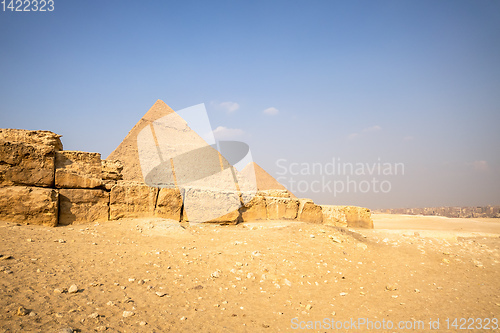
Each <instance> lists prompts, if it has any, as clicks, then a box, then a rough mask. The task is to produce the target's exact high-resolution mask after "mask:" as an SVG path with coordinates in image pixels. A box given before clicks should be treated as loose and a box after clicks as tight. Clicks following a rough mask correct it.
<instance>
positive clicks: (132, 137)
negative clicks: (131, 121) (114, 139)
mask: <svg viewBox="0 0 500 333" xmlns="http://www.w3.org/2000/svg"><path fill="white" fill-rule="evenodd" d="M171 113H174V110H172V109H171V108H170V107H169V106H168V105H167V104H165V102H163V101H162V100H157V101H156V103H155V104H154V105H153V106H152V107H151V108H150V109H149V111H148V112H146V114H145V115H144V116H143V117H142V118H141V120H139V121H138V122H137V124H135V126H134V127H133V128H132V129H131V130H130V132H128V134H127V136H126V137H125V139H123V141H122V143H120V145H119V146H118V147H116V149H115V150H113V152H112V153H111V154H109V156H108V157H107V158H106V159H107V160H119V161H120V162H122V164H123V171H122V174H123V180H130V181H138V182H143V181H144V178H143V176H142V171H141V166H140V164H139V154H138V151H137V135H138V134H139V133H140V132H141V131H142V130H143V129H144V128H145V127H146V126H149V125H150V124H152V123H153V121H155V120H156V119H159V118H161V117H164V116H166V115H168V114H171Z"/></svg>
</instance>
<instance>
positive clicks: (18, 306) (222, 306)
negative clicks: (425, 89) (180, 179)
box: [0, 214, 500, 332]
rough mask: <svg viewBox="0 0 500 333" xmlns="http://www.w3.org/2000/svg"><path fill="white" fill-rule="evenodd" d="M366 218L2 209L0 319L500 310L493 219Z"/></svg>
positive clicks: (166, 319) (174, 321)
mask: <svg viewBox="0 0 500 333" xmlns="http://www.w3.org/2000/svg"><path fill="white" fill-rule="evenodd" d="M373 220H374V224H375V229H373V230H368V229H347V228H340V227H332V226H326V225H319V224H306V223H301V222H290V221H262V222H250V223H242V224H238V225H229V226H219V225H213V224H189V223H178V222H176V221H172V220H167V219H158V218H144V219H124V220H119V221H109V222H105V223H93V224H88V225H73V226H71V225H70V226H62V227H56V228H51V227H46V226H31V225H18V224H15V223H8V222H0V237H1V239H2V242H1V243H0V254H1V255H2V257H1V258H0V295H1V296H0V331H1V332H59V331H61V330H63V329H66V331H67V332H70V330H69V329H72V330H74V331H76V332H94V331H106V332H281V331H297V330H296V329H293V328H294V326H293V325H294V323H295V325H299V324H301V325H302V327H305V326H304V325H306V323H307V322H308V321H323V320H324V318H327V319H328V320H330V322H331V321H332V320H334V321H346V320H347V321H349V320H351V319H353V320H355V321H356V320H358V318H366V319H367V320H371V321H374V322H375V321H380V322H381V321H382V320H384V321H385V322H387V321H389V320H390V321H391V322H392V323H394V324H395V325H397V323H398V322H399V321H404V322H405V323H408V322H410V323H414V322H416V321H420V320H421V321H423V323H424V325H425V326H424V327H423V329H416V330H413V329H408V330H399V329H396V328H394V329H391V330H389V329H385V330H384V329H379V330H376V331H379V332H385V331H390V332H396V331H412V332H423V331H425V332H428V331H430V330H431V329H430V327H429V320H433V321H435V320H437V319H439V320H440V327H439V329H434V330H432V331H440V332H446V331H449V332H453V331H457V330H456V329H454V328H453V327H450V328H447V327H446V322H445V320H446V319H447V318H449V319H454V318H461V317H463V318H494V317H497V318H498V315H499V313H500V296H499V294H498V290H500V279H499V278H498V275H499V272H500V252H499V251H500V229H499V227H500V221H497V220H488V221H477V220H470V219H447V218H439V217H422V216H404V215H383V214H380V215H377V214H375V215H373ZM72 286H73V287H72ZM75 286H76V288H75ZM294 318H296V319H294ZM450 323H451V321H450ZM483 324H484V321H483ZM490 326H491V325H490ZM295 327H297V326H295ZM357 328H358V329H357V330H352V331H358V332H366V331H370V330H369V329H366V327H365V328H364V329H360V327H357ZM66 331H62V332H66ZM307 331H313V332H325V331H335V330H328V329H325V328H324V327H323V329H319V327H317V329H312V330H307ZM336 331H347V330H336ZM462 331H463V330H462ZM477 331H486V330H477ZM487 331H491V330H487Z"/></svg>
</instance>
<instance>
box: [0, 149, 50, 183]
mask: <svg viewBox="0 0 500 333" xmlns="http://www.w3.org/2000/svg"><path fill="white" fill-rule="evenodd" d="M54 154H55V152H54V147H50V146H45V145H33V144H29V143H25V142H9V141H0V186H10V185H29V186H41V187H52V186H53V185H54Z"/></svg>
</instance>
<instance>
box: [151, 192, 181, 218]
mask: <svg viewBox="0 0 500 333" xmlns="http://www.w3.org/2000/svg"><path fill="white" fill-rule="evenodd" d="M181 210H182V197H181V192H180V191H179V189H177V188H161V189H160V190H159V192H158V200H157V201H156V209H155V216H158V217H163V218H167V219H172V220H176V221H180V220H181Z"/></svg>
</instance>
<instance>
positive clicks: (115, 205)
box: [109, 181, 158, 220]
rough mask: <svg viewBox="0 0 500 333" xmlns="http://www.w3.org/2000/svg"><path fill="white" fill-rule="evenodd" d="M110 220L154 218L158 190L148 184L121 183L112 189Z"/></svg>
mask: <svg viewBox="0 0 500 333" xmlns="http://www.w3.org/2000/svg"><path fill="white" fill-rule="evenodd" d="M110 194H111V196H110V201H109V218H110V220H117V219H120V218H136V217H153V216H154V215H155V206H156V199H157V196H158V189H157V188H155V187H149V186H147V185H146V184H141V183H136V182H125V181H119V182H118V183H117V184H116V185H115V186H113V188H112V189H111V193H110Z"/></svg>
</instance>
